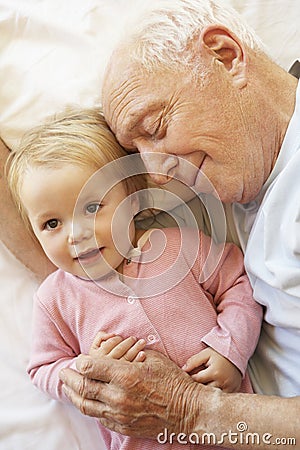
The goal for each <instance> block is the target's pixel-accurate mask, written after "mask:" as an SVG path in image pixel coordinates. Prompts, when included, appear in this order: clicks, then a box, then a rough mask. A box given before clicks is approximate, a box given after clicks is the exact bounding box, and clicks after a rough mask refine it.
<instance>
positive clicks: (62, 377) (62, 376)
mask: <svg viewBox="0 0 300 450" xmlns="http://www.w3.org/2000/svg"><path fill="white" fill-rule="evenodd" d="M59 379H60V380H61V381H62V382H63V383H64V382H65V381H66V376H65V371H64V369H62V370H61V371H60V372H59Z"/></svg>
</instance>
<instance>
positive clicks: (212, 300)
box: [8, 110, 262, 450]
mask: <svg viewBox="0 0 300 450" xmlns="http://www.w3.org/2000/svg"><path fill="white" fill-rule="evenodd" d="M125 155H126V153H125V151H124V150H123V149H122V148H121V147H120V146H119V144H118V143H117V141H116V140H115V138H114V136H113V134H112V133H111V132H110V130H109V128H108V127H107V125H106V123H105V121H104V118H103V116H102V115H101V114H100V113H98V112H97V111H95V110H87V111H71V112H69V113H68V114H65V115H64V116H63V117H62V118H58V119H54V120H52V121H51V122H49V123H47V124H45V125H44V126H42V127H40V128H38V129H35V130H33V131H32V132H30V133H28V135H27V136H26V138H25V139H24V141H23V145H22V147H21V148H20V150H19V151H18V152H17V153H16V154H15V155H14V157H13V158H12V160H11V161H10V167H9V173H8V180H9V185H10V189H11V192H12V195H13V197H14V199H15V201H16V203H17V205H18V208H19V210H20V212H21V214H22V216H23V218H24V221H25V223H26V224H27V225H28V226H29V227H30V229H31V230H32V232H33V233H34V235H35V236H36V238H37V239H38V241H39V242H40V244H41V246H42V247H43V249H44V251H45V253H46V254H47V256H48V257H49V259H50V260H51V261H52V262H53V263H54V264H55V265H56V266H57V267H58V270H57V271H56V272H54V273H53V274H51V275H50V276H49V277H48V278H47V279H46V280H45V281H44V283H43V284H42V285H41V286H40V288H39V290H38V292H37V294H36V298H35V306H34V323H33V338H32V353H31V359H30V362H29V366H28V372H29V374H30V377H31V379H32V381H33V383H34V384H35V385H36V386H37V387H38V388H40V389H41V390H43V391H44V392H47V393H48V394H50V395H51V396H52V397H53V398H56V399H60V400H63V401H66V402H67V401H68V400H67V398H66V396H65V395H64V393H63V391H62V383H61V382H60V380H59V371H60V370H61V369H62V368H65V367H73V368H75V359H76V357H77V356H78V355H79V354H80V353H84V354H87V353H89V352H90V353H92V352H97V355H98V357H104V358H108V357H111V358H122V357H123V358H126V359H128V360H129V361H133V360H135V361H138V362H139V363H141V364H142V363H143V360H144V358H145V357H146V354H147V352H146V351H144V349H145V348H146V349H147V348H149V349H155V350H158V351H160V352H162V353H164V354H166V355H167V356H168V357H169V358H171V359H172V360H173V361H175V362H176V363H177V364H178V366H180V367H183V370H185V371H186V372H188V373H190V375H191V376H192V377H193V378H194V379H195V380H196V381H199V382H202V383H205V384H212V385H214V386H216V387H220V388H222V389H224V390H226V391H227V392H234V391H237V390H241V391H243V392H252V391H251V385H250V382H249V378H248V375H247V373H246V367H247V362H248V359H249V358H250V356H251V355H252V353H253V351H254V349H255V346H256V343H257V340H258V336H259V332H260V325H261V318H262V311H261V308H260V306H259V305H258V304H256V303H255V302H254V300H253V299H252V291H251V288H250V285H249V282H248V279H247V277H246V275H245V273H244V268H243V257H242V253H241V252H240V250H239V249H238V248H237V247H236V246H234V245H233V244H226V245H225V246H224V250H223V252H222V255H221V257H220V261H219V262H218V264H216V267H215V270H214V271H213V272H212V273H211V274H209V276H208V277H203V276H202V275H203V266H204V263H205V261H206V258H207V257H208V255H209V252H210V249H211V245H212V241H211V239H210V238H209V237H208V236H205V235H204V234H203V233H201V232H199V231H195V230H192V229H190V228H186V229H179V228H169V229H160V230H158V229H153V230H147V231H145V230H139V229H137V228H136V225H135V221H134V217H135V216H136V215H137V214H138V213H139V212H140V211H141V210H144V208H145V205H144V204H143V202H144V198H145V196H144V193H145V192H147V181H146V177H145V175H144V174H143V173H141V172H142V170H141V169H140V168H141V166H140V165H139V164H140V159H139V156H138V155H132V156H134V158H133V159H130V164H129V165H128V164H127V166H126V162H127V161H128V160H127V158H129V156H126V157H125ZM123 161H125V165H123V164H122V162H123ZM134 161H137V162H138V165H137V167H136V168H135V167H133V166H132V164H133V162H134ZM145 190H146V191H145ZM139 194H143V195H139ZM142 199H143V200H142ZM148 206H151V204H150V203H149V204H148ZM100 330H105V331H102V332H100V333H98V332H99V331H100ZM121 336H122V337H121ZM123 338H125V339H124V340H123ZM99 429H100V430H101V433H102V435H103V438H104V440H105V443H106V445H107V448H108V449H130V450H134V449H143V450H145V449H151V450H153V449H155V448H157V449H158V448H161V444H159V443H155V442H154V441H150V440H149V441H145V440H140V439H136V438H130V437H126V436H122V435H119V434H117V433H114V432H111V431H109V430H107V429H105V428H104V427H102V426H101V425H99ZM169 445H170V444H169ZM177 446H178V448H181V446H180V444H175V443H174V444H173V445H172V446H171V447H172V449H175V448H177ZM166 448H168V445H166ZM193 448H194V447H193ZM197 448H202V447H201V446H198V447H197ZM216 448H217V447H216Z"/></svg>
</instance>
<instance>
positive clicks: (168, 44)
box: [62, 0, 300, 449]
mask: <svg viewBox="0 0 300 450" xmlns="http://www.w3.org/2000/svg"><path fill="white" fill-rule="evenodd" d="M149 3H151V4H150V5H149V7H148V11H146V12H145V14H144V15H143V14H141V15H140V17H139V18H138V20H137V21H136V24H134V23H132V24H131V25H130V31H128V32H127V34H126V36H125V37H124V39H123V41H122V43H121V44H120V45H119V47H118V48H117V49H116V50H115V52H114V54H113V55H112V58H111V60H110V64H109V66H108V68H107V71H106V76H105V80H104V86H103V107H104V113H105V116H106V119H107V121H108V123H109V125H110V127H111V129H112V130H113V131H114V132H115V134H116V136H117V138H118V140H119V142H120V143H121V144H122V145H123V146H124V147H125V148H127V149H128V150H130V151H135V150H136V149H137V150H138V151H139V152H140V153H141V155H142V158H143V160H144V162H145V165H146V167H147V169H148V170H149V172H150V173H151V175H152V176H153V178H154V179H155V181H156V182H158V183H165V182H167V181H168V180H169V179H170V177H175V178H178V179H180V180H181V181H182V182H184V183H186V184H188V185H190V186H191V187H193V188H194V189H196V190H197V191H198V192H203V191H206V190H207V187H206V186H207V184H205V183H204V182H203V180H204V178H205V179H208V180H209V181H210V183H211V185H212V186H213V187H214V189H215V191H216V192H217V194H218V195H219V197H220V198H221V200H222V201H223V202H225V203H232V213H233V219H234V221H235V225H236V228H237V231H238V235H239V239H240V244H241V246H242V248H243V249H244V251H245V264H246V269H247V272H248V274H249V277H250V280H251V283H252V286H253V289H254V297H255V299H256V300H257V301H258V302H259V303H261V304H262V305H263V306H264V307H265V318H264V319H265V320H264V325H263V329H262V334H261V338H260V342H259V345H258V348H257V351H256V354H255V356H254V358H253V360H252V363H251V371H252V382H253V385H254V388H255V390H256V392H257V393H258V395H244V394H225V393H222V392H221V391H220V390H217V389H214V388H212V387H210V386H202V385H200V384H196V383H195V382H193V380H192V379H191V378H190V377H189V376H188V375H187V374H185V373H183V372H182V371H181V370H180V369H179V368H178V367H176V366H175V365H174V364H173V363H172V362H171V361H168V360H167V359H166V358H164V357H162V356H161V355H159V354H155V353H154V352H150V351H149V353H148V355H147V359H146V361H145V362H144V363H141V364H138V363H133V364H130V363H127V362H126V361H106V360H105V361H103V360H102V361H101V360H98V361H97V360H93V359H91V358H89V357H81V358H80V359H79V361H78V370H79V372H80V374H77V373H75V372H72V371H65V372H64V373H62V379H63V380H64V381H65V389H66V393H67V394H68V396H69V397H70V399H71V400H72V401H73V403H74V404H75V405H76V406H77V407H79V408H80V409H81V410H82V411H83V412H84V413H85V414H88V415H93V416H96V417H98V418H99V419H100V421H101V422H102V423H103V424H104V425H105V426H108V427H109V428H111V429H114V430H116V431H119V432H121V433H124V434H129V435H137V436H148V437H149V436H150V437H152V438H155V437H157V436H161V435H160V433H162V432H165V431H164V430H167V433H169V434H168V436H169V435H170V433H174V434H173V435H172V439H173V440H176V438H177V439H178V437H179V436H180V438H182V436H183V435H180V433H184V436H185V437H186V439H188V437H191V436H193V438H194V437H195V435H197V436H203V433H212V434H213V435H214V436H217V437H218V444H219V445H224V446H225V447H230V446H233V448H234V447H235V448H240V449H242V448H247V449H250V448H252V449H257V448H269V445H270V444H273V445H276V447H275V448H285V449H286V448H296V447H295V445H298V446H299V445H300V444H299V443H300V422H299V414H298V412H299V408H300V379H299V373H300V352H299V348H300V325H299V323H300V321H299V317H300V309H299V305H300V283H299V280H300V256H299V255H300V226H299V221H300V219H299V217H300V206H299V182H298V181H297V180H299V167H300V104H299V102H300V99H299V95H300V94H299V92H298V94H297V79H296V78H295V77H293V76H292V75H290V74H288V73H286V72H285V71H284V70H283V69H282V68H280V67H279V66H278V65H276V64H275V63H274V62H273V61H272V60H271V59H270V58H269V57H268V56H267V55H266V53H265V52H264V51H263V49H262V47H261V45H260V43H259V41H258V40H257V38H256V36H255V35H254V33H253V32H252V31H251V30H249V28H248V27H247V25H246V24H244V23H243V21H242V19H241V18H240V17H239V16H238V15H237V14H236V13H235V12H234V11H232V10H230V9H228V8H225V7H222V6H220V5H217V4H215V3H214V2H213V1H208V0H174V1H172V2H170V1H164V0H160V1H159V2H155V1H154V2H149ZM297 95H298V99H297ZM179 157H180V158H179ZM185 161H188V162H189V163H192V164H188V167H187V164H185ZM204 175H205V177H204ZM208 193H209V192H208ZM261 394H268V396H263V395H261ZM247 432H249V433H250V434H251V433H252V434H251V438H249V436H248V438H247V439H246V433H247ZM165 433H166V432H165ZM254 434H255V436H254ZM296 440H298V442H297V444H295V443H296Z"/></svg>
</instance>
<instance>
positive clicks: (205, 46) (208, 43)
mask: <svg viewBox="0 0 300 450" xmlns="http://www.w3.org/2000/svg"><path fill="white" fill-rule="evenodd" d="M198 44H199V50H200V51H201V53H202V56H203V55H205V56H206V57H210V58H213V59H215V60H216V61H218V62H219V63H221V64H222V66H223V67H224V69H225V70H226V71H227V72H228V73H229V74H230V75H231V77H232V81H233V83H234V84H235V85H236V86H237V87H240V88H241V87H244V86H245V85H246V84H247V77H246V67H247V64H246V63H247V57H246V54H245V51H244V46H243V44H242V43H241V42H240V40H239V39H238V38H237V36H236V35H235V34H234V33H232V32H231V31H230V30H228V29H227V28H226V27H223V26H222V25H217V24H216V25H209V26H207V27H205V28H204V29H203V30H202V32H201V33H200V35H199V40H198Z"/></svg>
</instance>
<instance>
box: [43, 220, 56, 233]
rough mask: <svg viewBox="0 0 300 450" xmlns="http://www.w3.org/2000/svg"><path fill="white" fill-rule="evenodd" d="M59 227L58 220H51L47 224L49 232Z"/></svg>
mask: <svg viewBox="0 0 300 450" xmlns="http://www.w3.org/2000/svg"><path fill="white" fill-rule="evenodd" d="M57 226H58V220H57V219H50V220H48V221H47V222H46V224H45V228H46V229H47V230H53V229H55V228H56V227H57Z"/></svg>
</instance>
